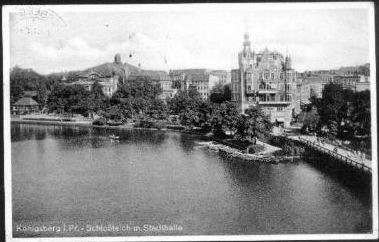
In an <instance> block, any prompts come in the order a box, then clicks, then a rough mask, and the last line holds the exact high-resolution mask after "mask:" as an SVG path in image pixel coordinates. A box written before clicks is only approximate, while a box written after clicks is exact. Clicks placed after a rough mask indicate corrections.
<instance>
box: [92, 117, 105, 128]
mask: <svg viewBox="0 0 379 242" xmlns="http://www.w3.org/2000/svg"><path fill="white" fill-rule="evenodd" d="M106 123H107V120H106V119H105V118H103V117H100V118H98V119H95V120H94V121H93V122H92V124H93V125H99V126H103V125H105V124H106Z"/></svg>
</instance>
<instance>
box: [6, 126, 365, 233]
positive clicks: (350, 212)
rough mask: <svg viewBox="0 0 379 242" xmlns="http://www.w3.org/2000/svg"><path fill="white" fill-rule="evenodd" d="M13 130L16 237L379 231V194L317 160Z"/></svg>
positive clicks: (165, 137) (175, 140) (52, 130)
mask: <svg viewBox="0 0 379 242" xmlns="http://www.w3.org/2000/svg"><path fill="white" fill-rule="evenodd" d="M11 128H12V130H11V131H12V132H11V134H12V201H13V234H14V236H15V237H29V236H30V237H34V236H59V237H64V236H120V235H124V236H127V235H199V234H207V235H221V234H283V233H367V232H370V231H371V229H372V225H371V219H372V216H371V205H370V201H371V199H370V197H369V195H368V194H362V193H360V192H359V191H356V190H355V189H353V188H351V187H348V186H346V185H344V183H342V182H340V181H339V180H338V179H335V178H334V177H333V176H332V175H330V174H327V173H325V172H323V171H320V170H319V169H317V168H315V167H313V166H312V165H311V164H308V163H307V162H303V161H299V162H295V163H286V164H279V165H273V164H246V163H243V162H241V161H238V160H231V159H227V158H223V157H221V156H219V155H218V154H217V153H214V152H212V151H209V150H208V149H206V148H203V147H201V145H199V143H198V142H199V141H201V137H197V136H191V135H188V134H181V133H177V132H164V131H154V130H106V129H101V128H84V127H80V128H79V127H60V126H43V125H29V124H12V127H11ZM110 134H116V135H119V136H120V137H121V140H120V141H119V142H115V141H112V140H110V139H109V138H108V136H109V135H110ZM348 179H352V178H351V177H350V178H348ZM159 225H160V226H161V227H159ZM117 226H118V228H119V230H117ZM152 226H154V227H152ZM164 226H166V227H164ZM168 226H171V228H172V229H171V231H167V229H165V228H168ZM104 228H105V229H104ZM159 228H160V230H159ZM162 228H163V229H162ZM58 230H59V231H58Z"/></svg>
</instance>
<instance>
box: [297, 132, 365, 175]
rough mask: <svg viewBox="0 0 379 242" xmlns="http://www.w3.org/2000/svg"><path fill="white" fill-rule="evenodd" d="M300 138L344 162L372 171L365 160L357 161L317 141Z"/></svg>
mask: <svg viewBox="0 0 379 242" xmlns="http://www.w3.org/2000/svg"><path fill="white" fill-rule="evenodd" d="M299 140H301V141H303V142H305V143H306V144H307V145H309V146H312V147H314V148H316V149H318V150H320V151H322V152H324V153H327V154H329V155H331V156H333V157H336V158H338V159H339V160H341V161H343V162H345V163H347V164H350V165H353V166H356V167H358V168H361V169H363V170H367V171H370V172H371V167H369V166H366V165H365V164H364V163H363V162H357V161H355V160H353V159H351V158H350V157H347V156H345V155H342V154H339V153H338V152H336V151H333V150H330V149H328V148H325V147H322V146H321V145H319V144H317V143H315V141H310V140H306V139H304V138H301V137H299Z"/></svg>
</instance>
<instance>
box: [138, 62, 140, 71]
mask: <svg viewBox="0 0 379 242" xmlns="http://www.w3.org/2000/svg"><path fill="white" fill-rule="evenodd" d="M138 72H139V73H141V63H138Z"/></svg>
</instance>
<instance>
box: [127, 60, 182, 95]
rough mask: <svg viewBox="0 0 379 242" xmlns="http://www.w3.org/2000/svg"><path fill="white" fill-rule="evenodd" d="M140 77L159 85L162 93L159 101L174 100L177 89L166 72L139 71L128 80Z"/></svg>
mask: <svg viewBox="0 0 379 242" xmlns="http://www.w3.org/2000/svg"><path fill="white" fill-rule="evenodd" d="M139 68H140V66H139ZM138 77H147V78H149V79H150V80H151V81H153V82H154V83H155V84H158V85H159V86H160V88H161V91H162V92H161V94H160V95H159V99H161V100H166V99H167V98H172V97H174V96H175V94H176V92H177V88H176V87H175V86H174V84H173V80H172V79H171V77H170V76H169V74H168V73H167V72H166V71H159V70H142V69H139V71H138V73H133V74H131V75H129V76H128V80H135V79H136V78H138Z"/></svg>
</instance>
